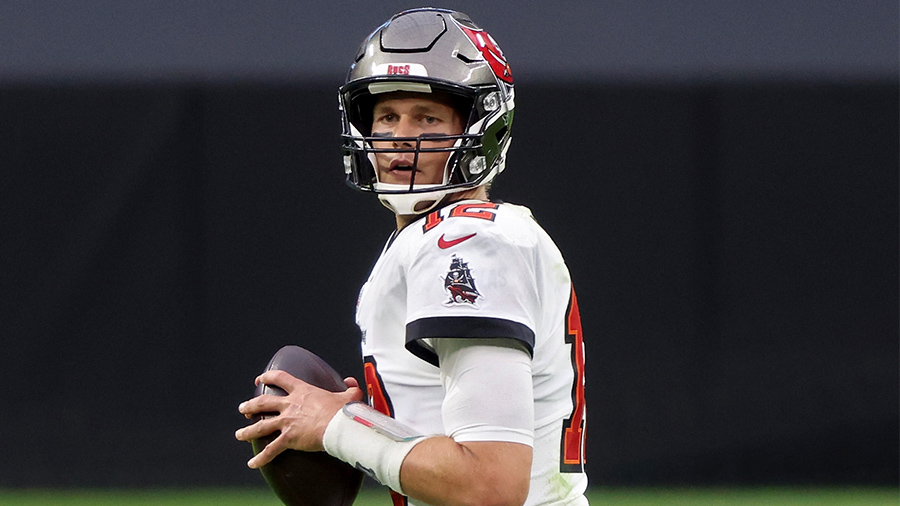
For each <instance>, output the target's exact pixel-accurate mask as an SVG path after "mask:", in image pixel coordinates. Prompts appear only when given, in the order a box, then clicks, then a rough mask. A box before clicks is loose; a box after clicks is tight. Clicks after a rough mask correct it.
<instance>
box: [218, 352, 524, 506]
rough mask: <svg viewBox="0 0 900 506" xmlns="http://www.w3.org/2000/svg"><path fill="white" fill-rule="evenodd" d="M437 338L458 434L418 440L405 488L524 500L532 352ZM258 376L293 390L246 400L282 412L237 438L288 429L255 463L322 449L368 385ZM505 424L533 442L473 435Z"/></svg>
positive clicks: (464, 499)
mask: <svg viewBox="0 0 900 506" xmlns="http://www.w3.org/2000/svg"><path fill="white" fill-rule="evenodd" d="M437 341H440V342H439V343H438V344H437V345H436V346H435V348H436V351H437V352H438V354H439V356H441V364H442V377H443V379H444V386H445V389H446V390H447V395H446V399H445V402H444V406H443V415H444V423H445V426H446V427H445V428H446V430H447V431H448V433H449V434H451V435H452V436H454V437H455V438H456V439H454V438H451V437H448V436H435V437H428V438H427V439H425V440H424V441H421V442H420V443H418V444H417V445H416V446H415V447H413V448H412V450H411V451H409V453H408V454H407V455H406V457H405V458H404V459H403V461H402V466H401V467H400V469H399V476H400V483H401V485H402V492H403V493H404V494H406V495H409V496H410V497H413V498H417V499H421V500H422V501H424V502H427V503H429V504H434V505H436V506H444V505H447V506H451V505H453V506H455V505H476V504H477V505H481V506H484V505H498V506H499V505H521V504H522V503H523V502H524V501H525V498H526V497H527V494H528V487H529V482H530V474H531V460H532V448H531V446H530V445H529V444H530V439H529V434H528V433H529V431H530V430H531V429H532V424H533V396H532V393H531V370H530V357H529V356H528V354H527V352H526V351H524V350H522V349H521V348H516V347H509V346H494V345H484V346H460V343H465V342H466V341H462V340H450V339H448V340H436V342H437ZM479 342H482V343H484V341H479ZM496 344H503V343H502V342H500V341H498V342H497V343H496ZM258 381H262V382H264V383H268V384H275V385H278V386H280V387H281V388H283V389H284V390H286V391H287V392H288V395H287V396H286V397H276V396H260V397H257V398H254V399H251V400H250V401H247V402H245V403H243V404H241V406H240V408H239V409H240V411H241V412H242V413H244V414H245V415H247V416H251V415H252V414H253V413H259V412H266V411H269V412H272V411H276V412H279V413H281V415H279V416H277V417H274V418H270V419H267V420H262V421H260V422H258V423H256V424H254V425H251V426H249V427H246V428H244V429H241V430H239V431H238V432H237V434H236V436H237V438H238V439H240V440H245V441H249V440H251V439H254V438H257V437H260V436H262V435H265V434H269V433H271V432H274V431H275V430H280V431H281V432H282V434H281V436H279V438H277V439H276V440H275V441H273V442H272V443H271V444H270V445H269V447H267V448H266V449H265V450H263V452H261V453H260V454H259V455H257V456H256V457H254V458H253V459H251V460H250V462H249V463H248V464H249V465H250V467H253V468H258V467H261V466H263V465H265V464H266V463H267V462H269V461H270V460H271V459H272V458H274V457H275V456H276V455H277V454H278V453H280V452H281V451H283V450H285V449H287V448H292V449H297V450H305V451H319V450H322V449H323V448H324V447H323V445H322V438H323V436H324V433H325V429H326V427H327V426H328V423H329V422H330V421H331V419H332V418H334V415H335V414H336V413H337V412H338V411H339V410H341V409H342V407H343V405H344V404H345V403H346V402H347V399H349V400H351V401H352V400H357V399H356V397H357V394H358V396H359V397H361V392H359V391H352V390H353V389H352V388H351V390H348V391H347V392H344V393H341V394H334V393H330V392H326V391H324V390H321V389H318V388H315V387H313V386H311V385H308V384H306V383H304V382H302V381H300V380H298V379H296V378H293V377H292V376H290V375H288V374H286V373H283V372H281V371H270V372H267V373H264V374H263V375H262V376H260V378H258ZM353 383H354V384H355V382H353ZM348 384H349V382H348ZM351 386H355V385H351ZM351 391H352V392H351ZM348 392H350V393H348ZM339 416H343V415H339ZM506 425H512V426H513V429H514V430H513V432H514V433H513V436H514V437H512V438H510V439H514V440H519V441H523V442H524V443H526V444H523V443H522V442H505V441H476V440H471V439H478V438H484V437H485V436H484V431H485V430H487V431H488V432H490V433H494V432H496V431H497V430H501V431H502V430H508V429H506V428H505V426H506ZM457 440H459V441H457ZM353 443H354V441H351V442H350V444H351V446H352V444H353ZM398 444H399V443H398ZM367 467H373V466H372V465H371V464H370V465H369V466H367Z"/></svg>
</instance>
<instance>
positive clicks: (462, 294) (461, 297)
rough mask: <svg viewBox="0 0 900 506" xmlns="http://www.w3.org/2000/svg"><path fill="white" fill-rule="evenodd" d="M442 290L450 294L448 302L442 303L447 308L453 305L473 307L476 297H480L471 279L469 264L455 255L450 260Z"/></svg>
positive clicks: (473, 279)
mask: <svg viewBox="0 0 900 506" xmlns="http://www.w3.org/2000/svg"><path fill="white" fill-rule="evenodd" d="M444 288H445V289H446V290H447V291H448V292H449V293H450V300H448V301H447V302H445V303H444V304H446V305H448V306H449V305H453V304H472V305H474V304H475V302H476V301H477V300H478V297H481V294H480V293H478V290H477V289H476V288H475V278H473V277H472V272H471V271H470V270H469V264H468V263H466V262H464V261H463V259H462V258H460V257H458V256H456V255H453V256H452V257H451V258H450V270H449V271H448V272H447V276H445V277H444Z"/></svg>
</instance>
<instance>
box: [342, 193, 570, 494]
mask: <svg viewBox="0 0 900 506" xmlns="http://www.w3.org/2000/svg"><path fill="white" fill-rule="evenodd" d="M356 318H357V324H358V325H359V327H360V330H361V332H362V352H363V356H364V360H365V378H366V384H367V388H368V392H369V402H370V404H371V405H372V406H373V407H375V408H376V409H378V410H379V411H381V412H383V413H385V414H387V415H390V416H392V417H394V418H396V419H397V420H399V421H400V422H402V423H404V424H406V425H408V426H410V427H412V428H413V429H415V430H417V431H419V432H421V433H423V434H447V432H446V431H445V428H444V426H443V424H442V419H441V405H442V403H443V401H444V389H443V387H442V383H441V376H440V369H439V367H438V364H437V358H436V354H435V353H434V351H433V349H431V347H430V346H429V345H428V343H429V342H430V340H431V339H436V338H454V337H459V338H483V339H493V338H508V339H514V340H517V341H519V342H521V343H522V344H523V345H524V346H525V347H526V348H527V349H528V351H529V352H530V353H531V357H532V384H533V398H523V399H522V402H527V403H533V408H534V426H533V428H534V441H533V448H534V460H533V464H532V476H531V487H530V490H529V494H528V499H527V501H526V503H525V504H527V505H539V504H540V505H563V504H565V505H574V504H577V505H586V504H587V500H586V499H585V498H584V495H583V494H584V490H585V489H586V487H587V476H586V475H585V473H584V422H585V406H584V346H583V342H582V335H581V323H580V318H579V314H578V305H577V301H576V299H575V293H574V290H573V289H572V284H571V280H570V277H569V271H568V269H567V267H566V265H565V262H564V261H563V258H562V255H561V254H560V252H559V250H558V249H557V247H556V245H555V244H554V243H553V241H552V240H551V239H550V237H549V236H548V235H547V234H546V232H544V230H543V229H542V228H541V227H540V226H539V225H538V224H537V222H535V220H534V219H533V218H532V216H531V212H530V211H529V210H528V209H527V208H524V207H520V206H515V205H511V204H498V203H493V202H484V201H473V200H469V201H461V202H455V203H453V204H451V205H448V206H446V207H443V208H441V209H438V210H436V211H433V212H431V213H430V214H428V215H426V216H423V217H422V218H420V219H419V220H417V221H415V222H413V223H411V224H409V225H408V226H406V227H405V228H403V230H401V231H400V232H398V233H396V234H395V235H394V236H393V237H392V238H391V240H390V241H389V242H388V244H387V245H386V246H385V248H384V251H383V252H382V254H381V257H380V258H379V259H378V261H377V263H376V264H375V266H374V267H373V269H372V273H371V275H370V276H369V279H368V281H367V282H366V283H365V285H364V286H363V288H362V290H361V291H360V295H359V301H358V306H357V317H356ZM485 387H486V388H490V385H486V386H485ZM527 397H530V396H527ZM485 408H486V409H489V406H488V407H485ZM473 409H478V408H477V407H473ZM511 434H512V432H511ZM470 436H471V435H470ZM476 438H477V436H476ZM486 439H487V440H497V439H498V436H497V434H496V432H492V433H491V435H490V436H489V437H488V436H486ZM499 440H504V441H505V440H509V441H514V442H521V439H518V438H517V437H515V436H511V437H510V438H509V439H505V438H504V439H499ZM405 501H406V498H400V497H399V496H396V497H395V504H403V503H404V502H405ZM409 504H415V501H412V500H411V501H409Z"/></svg>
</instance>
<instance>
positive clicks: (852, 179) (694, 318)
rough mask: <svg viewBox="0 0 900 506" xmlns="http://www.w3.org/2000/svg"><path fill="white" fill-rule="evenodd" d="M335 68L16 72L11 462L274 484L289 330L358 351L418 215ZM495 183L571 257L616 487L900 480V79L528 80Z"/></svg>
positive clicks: (592, 389) (500, 194)
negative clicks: (105, 78) (367, 173)
mask: <svg viewBox="0 0 900 506" xmlns="http://www.w3.org/2000/svg"><path fill="white" fill-rule="evenodd" d="M335 91H336V90H335V86H334V85H331V84H325V85H317V84H304V85H296V86H290V85H277V84H271V85H266V84H259V83H256V84H231V85H228V84H205V85H204V84H195V85H192V84H169V85H166V84H156V85H153V84H135V85H127V84H119V85H115V84H108V85H93V86H91V85H75V84H72V85H57V86H50V85H47V86H41V85H22V86H15V85H7V86H5V87H0V118H2V119H3V120H2V121H0V165H2V175H0V234H2V245H0V262H2V263H0V265H2V267H3V268H2V270H0V286H2V287H3V290H2V293H0V319H2V335H3V343H4V346H3V347H2V352H0V381H2V383H3V385H4V388H3V389H2V394H0V404H2V406H3V409H2V413H3V420H4V423H3V428H4V429H5V433H6V437H4V438H0V454H2V455H4V456H6V458H4V459H2V460H0V486H47V485H49V486H68V485H79V486H85V485H117V486H134V485H234V484H257V485H259V484H261V483H262V481H261V478H260V477H259V475H258V473H256V472H253V471H249V470H247V469H246V468H245V467H244V462H245V460H246V459H247V458H248V457H249V454H250V448H249V445H246V444H241V443H238V442H236V441H234V439H233V436H232V434H233V431H234V430H235V429H236V428H237V427H239V426H241V425H242V424H243V423H244V421H243V418H242V417H241V416H239V415H238V414H237V412H236V407H237V404H238V403H239V402H240V401H241V400H244V399H245V398H246V397H248V396H249V395H250V394H251V392H252V387H253V385H252V380H253V377H254V376H255V374H257V373H258V372H259V371H260V370H261V368H262V367H263V366H264V365H265V363H266V361H267V360H268V358H269V356H270V355H271V354H272V353H273V352H274V351H275V350H276V349H277V348H278V347H280V346H281V345H283V344H287V343H296V344H300V345H303V346H305V347H307V348H310V349H312V350H313V351H315V352H317V353H319V354H320V355H322V356H323V357H324V358H326V360H328V361H329V362H331V363H332V364H334V365H335V366H336V367H337V368H338V369H339V370H340V371H341V372H343V373H345V374H348V375H350V374H353V375H355V376H357V377H360V376H361V371H360V370H361V365H360V360H359V357H358V341H357V339H358V337H357V334H356V329H355V327H354V324H353V311H354V306H355V301H356V295H357V290H358V287H359V285H360V284H361V282H362V281H363V280H364V278H365V276H366V275H367V271H368V269H369V267H370V266H371V264H372V263H373V262H374V260H375V258H376V257H377V254H378V251H379V249H380V247H381V245H382V241H383V240H384V239H385V238H386V237H387V235H388V234H389V233H390V231H391V229H392V225H393V219H392V216H391V215H390V213H389V212H388V211H387V210H384V209H382V208H381V207H380V206H379V205H378V204H377V203H376V202H375V200H374V199H373V198H372V197H371V196H367V195H360V194H356V193H354V192H352V191H351V190H349V189H347V188H346V187H344V186H343V183H342V172H341V162H340V153H339V149H338V147H339V141H338V130H339V123H338V116H337V112H336V97H335V95H336V93H335ZM517 100H518V101H517V106H518V110H517V115H516V125H515V130H514V132H515V142H514V144H513V149H512V151H511V162H510V167H509V170H508V171H507V172H506V173H505V174H504V175H503V176H502V177H501V179H500V180H499V181H498V183H497V185H496V187H495V190H494V197H496V198H499V199H503V200H508V201H511V202H517V203H523V204H527V205H529V206H530V207H531V208H532V209H533V211H534V213H535V215H536V216H537V218H538V220H539V221H541V223H542V224H543V225H544V227H545V228H546V229H547V230H548V231H549V232H550V233H551V235H553V236H554V238H555V239H556V240H557V243H558V244H559V246H560V248H561V249H562V251H563V254H564V255H565V256H566V258H567V260H568V263H569V266H570V269H571V271H572V274H573V277H574V280H575V283H576V287H577V289H578V293H579V301H580V305H581V307H582V318H583V323H584V327H585V331H586V334H587V336H586V341H587V347H588V349H587V352H588V364H589V365H588V367H589V369H588V402H589V436H588V438H589V448H588V452H589V453H588V463H589V471H590V473H591V479H592V482H593V483H594V484H596V485H601V484H610V485H612V484H662V483H880V484H896V483H897V481H898V431H900V427H898V354H900V350H898V327H900V322H898V305H900V302H898V228H900V227H898V139H900V132H898V93H897V83H896V82H860V83H851V84H834V83H824V82H823V83H797V84H784V83H774V82H759V83H755V84H739V83H727V82H723V83H713V84H703V85H687V84H685V85H666V86H663V85H651V84H646V85H641V84H634V85H628V84H621V85H606V86H599V87H591V88H589V87H565V86H553V85H538V84H529V83H528V82H521V81H520V83H519V86H518V97H517Z"/></svg>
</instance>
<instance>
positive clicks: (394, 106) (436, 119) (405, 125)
mask: <svg viewBox="0 0 900 506" xmlns="http://www.w3.org/2000/svg"><path fill="white" fill-rule="evenodd" d="M372 112H373V115H372V135H373V136H375V137H377V136H386V137H419V136H420V135H423V134H424V135H426V136H427V135H458V134H461V133H462V132H463V120H462V117H461V116H460V114H459V113H458V112H457V111H456V109H454V108H453V107H452V106H451V105H450V102H449V101H448V100H443V99H442V97H441V96H440V95H435V94H424V93H403V92H397V93H388V94H385V95H384V96H382V97H379V99H378V101H377V102H376V103H375V107H374V108H373V111H372ZM373 145H374V147H376V148H391V149H410V150H414V149H415V148H416V143H415V141H377V142H374V143H373ZM451 146H453V141H440V142H439V141H427V140H423V141H422V144H421V147H422V148H437V147H451ZM449 157H450V152H449V151H447V152H436V153H419V159H418V161H417V162H416V167H415V169H413V163H414V161H415V158H416V156H415V153H414V152H412V151H410V152H409V153H375V162H376V170H377V171H378V180H379V181H380V182H382V183H391V184H406V185H408V184H409V183H410V180H411V179H412V176H413V170H415V183H416V184H440V183H442V182H443V178H444V166H445V165H446V163H447V158H449Z"/></svg>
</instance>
